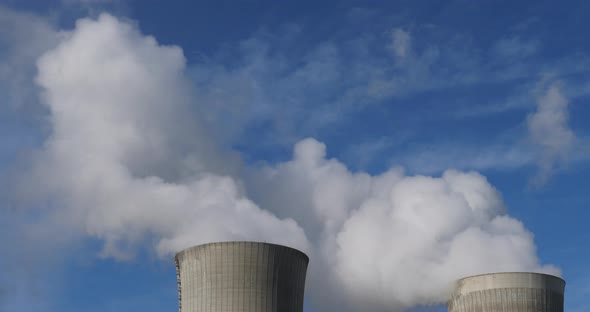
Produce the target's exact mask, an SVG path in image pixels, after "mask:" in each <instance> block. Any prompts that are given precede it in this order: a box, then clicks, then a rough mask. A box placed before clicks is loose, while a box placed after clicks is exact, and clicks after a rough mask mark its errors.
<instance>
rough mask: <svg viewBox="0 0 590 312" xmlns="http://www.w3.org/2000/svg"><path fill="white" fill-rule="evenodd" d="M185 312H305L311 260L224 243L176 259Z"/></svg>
mask: <svg viewBox="0 0 590 312" xmlns="http://www.w3.org/2000/svg"><path fill="white" fill-rule="evenodd" d="M175 259H176V275H177V280H178V305H179V311H180V312H233V311H240V312H253V311H256V312H302V311H303V293H304V289H305V275H306V272H307V264H308V263H309V258H308V257H307V256H306V255H305V254H304V253H303V252H301V251H299V250H296V249H293V248H290V247H286V246H281V245H274V244H268V243H258V242H221V243H210V244H205V245H199V246H195V247H191V248H188V249H185V250H183V251H181V252H179V253H178V254H176V257H175Z"/></svg>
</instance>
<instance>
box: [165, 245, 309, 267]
mask: <svg viewBox="0 0 590 312" xmlns="http://www.w3.org/2000/svg"><path fill="white" fill-rule="evenodd" d="M239 244H251V245H266V246H272V247H275V248H284V249H288V250H291V251H294V252H295V253H297V254H299V255H300V256H302V257H303V259H304V260H305V262H306V263H309V257H308V256H307V254H305V253H304V252H303V251H301V250H299V249H296V248H293V247H289V246H285V245H280V244H273V243H267V242H257V241H219V242H210V243H205V244H200V245H195V246H191V247H188V248H185V249H183V250H181V251H179V252H177V253H176V255H175V257H174V258H175V259H177V260H178V257H179V256H181V255H182V254H184V253H185V252H187V251H189V250H195V249H201V248H206V247H208V246H212V245H222V246H228V245H239Z"/></svg>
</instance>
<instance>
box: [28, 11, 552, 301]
mask: <svg viewBox="0 0 590 312" xmlns="http://www.w3.org/2000/svg"><path fill="white" fill-rule="evenodd" d="M38 69H39V75H38V79H37V81H38V83H39V85H40V86H41V87H42V88H43V89H44V90H45V92H44V95H43V96H44V100H45V103H46V104H47V105H48V107H49V110H50V120H51V123H52V127H53V132H52V134H51V136H50V137H49V138H48V140H47V141H46V142H45V145H44V148H43V149H42V150H41V151H40V152H39V154H38V155H37V157H36V160H35V164H34V166H33V168H32V169H31V175H30V180H29V183H28V184H26V186H27V187H31V185H32V186H34V187H36V189H37V190H38V192H37V193H38V195H39V196H41V198H44V199H45V198H47V199H50V200H52V206H53V207H54V208H53V209H54V210H53V211H52V213H53V218H54V219H55V220H60V222H62V223H63V224H64V225H68V226H69V228H72V229H74V230H78V231H80V232H82V233H85V234H86V235H88V236H91V237H97V238H100V239H102V240H104V242H105V244H104V250H103V255H104V256H112V257H116V258H123V259H124V258H127V257H130V256H131V255H132V253H133V250H134V248H133V247H135V246H138V245H139V244H141V243H145V242H146V241H149V242H154V243H153V244H154V248H155V249H156V250H157V251H158V253H160V254H161V255H169V254H170V253H172V252H174V251H177V250H180V249H182V248H184V247H187V246H190V245H194V244H199V243H204V242H208V241H218V240H234V239H238V240H240V239H243V240H261V241H273V242H277V243H282V244H286V245H290V246H293V247H296V248H300V249H303V250H305V251H307V252H308V253H309V254H310V256H311V267H310V270H311V272H310V274H309V281H310V287H311V289H315V290H317V291H310V292H308V294H309V295H310V296H311V301H312V303H313V304H315V305H317V306H327V307H329V308H330V309H331V310H341V311H342V310H354V309H356V308H359V307H363V310H364V311H381V310H387V311H398V310H402V309H404V308H406V307H410V306H414V305H419V304H428V303H435V302H442V301H444V300H445V297H446V295H447V290H448V288H447V287H448V286H449V284H450V283H451V282H452V281H453V280H454V279H456V278H459V277H462V276H465V275H469V274H475V273H483V272H490V271H504V270H510V271H512V270H531V271H545V272H552V273H557V274H558V271H557V269H555V268H553V267H550V266H542V265H541V264H540V263H539V260H538V259H537V257H536V251H535V245H534V242H533V237H532V234H531V233H530V232H528V231H527V230H526V229H525V228H524V227H523V225H522V224H521V223H520V222H519V221H517V220H515V219H513V218H511V217H509V216H508V215H506V212H505V208H504V205H503V203H502V199H501V197H500V195H499V194H498V192H497V191H496V190H495V189H494V188H493V187H492V186H491V185H490V184H489V183H488V182H487V181H486V179H485V178H484V177H483V176H481V175H479V174H477V173H474V172H468V173H464V172H458V171H454V170H448V171H446V172H445V173H444V174H443V175H442V177H426V176H405V175H404V173H403V171H402V170H401V169H397V168H393V169H390V170H388V171H386V172H384V173H382V174H380V175H377V176H372V175H369V174H367V173H353V172H350V171H349V169H348V168H347V167H346V166H345V165H344V164H342V163H341V162H339V161H338V160H335V159H327V158H326V148H325V146H324V145H323V144H322V143H320V142H318V141H316V140H314V139H306V140H303V141H301V142H299V143H297V144H296V146H295V149H294V156H293V159H292V160H291V161H288V162H285V163H280V164H277V165H273V166H269V167H265V168H246V169H245V170H241V169H240V163H239V160H238V159H237V158H236V156H235V155H233V154H232V153H228V152H227V151H223V150H222V149H221V148H220V147H219V146H220V145H219V144H216V140H215V138H214V137H213V136H212V133H211V132H209V131H207V129H208V127H207V126H206V125H205V124H203V122H202V121H201V120H199V118H198V116H194V114H193V113H192V111H193V110H194V107H192V106H191V105H193V104H192V103H190V101H191V98H192V96H191V93H190V88H189V86H188V84H187V81H186V80H185V78H184V72H183V71H184V69H185V60H184V58H183V56H182V52H181V50H180V49H179V48H177V47H167V46H160V45H158V44H157V43H156V41H155V40H154V39H153V38H152V37H146V36H143V35H141V34H140V33H139V31H138V30H137V29H136V28H135V27H134V26H132V25H129V24H127V23H123V22H120V21H118V20H117V19H115V18H113V17H111V16H109V15H101V16H100V17H99V18H98V19H97V20H90V19H83V20H80V21H79V22H78V23H77V24H76V29H75V30H74V31H72V32H71V33H68V34H67V36H65V37H64V38H63V40H62V41H61V43H60V44H59V46H58V47H57V48H56V49H54V50H52V51H49V52H48V53H46V54H45V55H44V56H43V57H42V58H41V59H40V60H39V62H38ZM196 105H206V103H197V104H196ZM203 109H206V106H203ZM241 172H246V173H244V174H241ZM27 190H28V189H27ZM308 238H309V240H308ZM320 290H321V291H320Z"/></svg>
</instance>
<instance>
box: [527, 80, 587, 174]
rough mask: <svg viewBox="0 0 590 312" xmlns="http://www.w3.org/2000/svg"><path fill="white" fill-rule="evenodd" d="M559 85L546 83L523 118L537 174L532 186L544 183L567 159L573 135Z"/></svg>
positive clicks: (566, 105)
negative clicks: (529, 112) (532, 150)
mask: <svg viewBox="0 0 590 312" xmlns="http://www.w3.org/2000/svg"><path fill="white" fill-rule="evenodd" d="M561 89H562V88H561V86H560V84H559V82H553V83H550V84H549V85H548V86H547V87H545V88H543V91H542V92H541V94H539V95H538V97H537V107H536V110H535V112H533V113H531V114H530V115H529V116H528V118H527V127H528V133H529V136H530V140H531V142H532V143H533V144H534V145H535V146H536V151H537V155H538V156H537V157H538V158H537V164H538V166H539V172H538V173H537V175H536V176H535V177H534V178H533V180H532V182H533V184H535V185H542V184H544V183H546V182H547V180H548V179H549V178H550V177H551V175H552V174H553V172H554V171H555V170H556V168H557V167H558V166H559V165H562V164H564V163H565V162H566V161H567V160H568V156H569V154H570V152H571V150H572V147H573V145H574V142H575V139H576V137H575V135H574V133H573V131H572V130H571V129H570V127H569V124H568V118H569V113H568V99H567V98H566V97H565V96H564V94H563V92H562V91H561Z"/></svg>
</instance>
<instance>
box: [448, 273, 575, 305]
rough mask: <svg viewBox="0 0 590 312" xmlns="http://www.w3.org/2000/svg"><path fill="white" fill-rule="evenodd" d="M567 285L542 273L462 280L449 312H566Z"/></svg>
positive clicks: (497, 274) (502, 274)
mask: <svg viewBox="0 0 590 312" xmlns="http://www.w3.org/2000/svg"><path fill="white" fill-rule="evenodd" d="M564 290H565V281H564V280H562V279H561V278H559V277H556V276H552V275H546V274H539V273H526V272H516V273H493V274H484V275H477V276H472V277H467V278H464V279H461V280H459V281H458V282H457V285H456V288H455V291H454V294H453V297H452V298H451V300H449V303H448V311H449V312H563V294H564Z"/></svg>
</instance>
